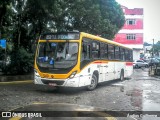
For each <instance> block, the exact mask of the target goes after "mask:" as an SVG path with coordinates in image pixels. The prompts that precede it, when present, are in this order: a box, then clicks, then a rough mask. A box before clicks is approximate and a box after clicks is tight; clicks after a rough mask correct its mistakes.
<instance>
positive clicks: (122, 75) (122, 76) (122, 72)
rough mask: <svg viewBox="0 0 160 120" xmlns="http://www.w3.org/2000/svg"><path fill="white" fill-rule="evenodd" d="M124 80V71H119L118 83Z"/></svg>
mask: <svg viewBox="0 0 160 120" xmlns="http://www.w3.org/2000/svg"><path fill="white" fill-rule="evenodd" d="M123 80H124V70H121V74H120V81H123Z"/></svg>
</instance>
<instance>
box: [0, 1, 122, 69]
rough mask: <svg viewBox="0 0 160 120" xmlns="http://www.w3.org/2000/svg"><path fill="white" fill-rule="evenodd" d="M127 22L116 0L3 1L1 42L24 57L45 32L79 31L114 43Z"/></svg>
mask: <svg viewBox="0 0 160 120" xmlns="http://www.w3.org/2000/svg"><path fill="white" fill-rule="evenodd" d="M124 22H125V18H124V14H123V11H122V9H121V6H120V5H119V4H118V3H117V2H116V1H115V0H1V1H0V39H1V38H4V39H6V40H7V43H11V45H12V44H13V47H12V48H13V51H16V50H20V51H22V52H19V53H22V54H23V52H24V51H23V49H20V48H24V49H25V50H26V52H31V51H32V49H31V48H32V46H33V44H34V43H35V41H36V39H37V38H38V37H39V35H40V34H41V33H43V32H59V31H73V30H78V31H83V32H87V33H91V34H94V35H100V36H102V37H105V38H108V39H112V38H114V35H115V34H116V33H117V32H118V31H119V30H120V29H121V27H122V26H123V25H124ZM32 52H33V51H32ZM12 54H13V52H12ZM19 55H20V54H19ZM11 56H12V55H11ZM16 58H17V57H15V59H16ZM18 59H19V58H17V60H18ZM15 61H16V60H15ZM20 61H21V60H20ZM21 62H22V61H21ZM22 63H23V62H22ZM26 65H27V64H26ZM17 66H19V65H17ZM19 67H20V66H19ZM17 70H18V71H21V70H20V69H17ZM22 71H23V70H22ZM24 71H25V70H24Z"/></svg>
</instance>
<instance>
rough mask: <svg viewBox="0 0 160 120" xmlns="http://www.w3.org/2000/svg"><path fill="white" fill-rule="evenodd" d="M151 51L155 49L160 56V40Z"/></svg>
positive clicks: (155, 52)
mask: <svg viewBox="0 0 160 120" xmlns="http://www.w3.org/2000/svg"><path fill="white" fill-rule="evenodd" d="M153 50H154V51H153ZM151 51H153V52H154V54H155V55H156V56H159V53H160V41H158V42H157V43H156V44H154V45H153V47H152V49H151Z"/></svg>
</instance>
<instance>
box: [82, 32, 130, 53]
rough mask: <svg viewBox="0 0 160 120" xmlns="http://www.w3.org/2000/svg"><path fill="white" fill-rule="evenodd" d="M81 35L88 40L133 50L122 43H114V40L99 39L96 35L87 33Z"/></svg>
mask: <svg viewBox="0 0 160 120" xmlns="http://www.w3.org/2000/svg"><path fill="white" fill-rule="evenodd" d="M80 34H81V35H82V36H83V37H87V38H91V39H96V40H99V41H102V42H107V43H109V44H113V45H117V46H121V47H124V48H127V49H131V50H132V48H130V47H127V46H125V45H123V44H121V43H118V42H114V41H112V40H109V39H106V38H102V37H99V36H96V35H92V34H89V33H85V32H80Z"/></svg>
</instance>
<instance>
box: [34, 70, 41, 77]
mask: <svg viewBox="0 0 160 120" xmlns="http://www.w3.org/2000/svg"><path fill="white" fill-rule="evenodd" d="M34 75H35V76H37V77H40V75H39V74H38V72H37V70H36V69H35V70H34Z"/></svg>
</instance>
